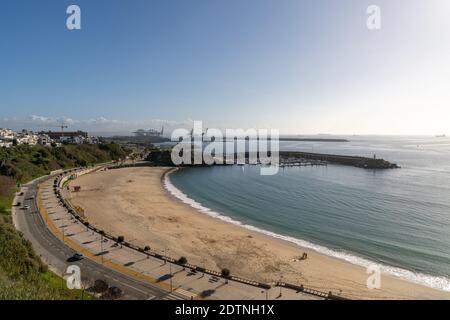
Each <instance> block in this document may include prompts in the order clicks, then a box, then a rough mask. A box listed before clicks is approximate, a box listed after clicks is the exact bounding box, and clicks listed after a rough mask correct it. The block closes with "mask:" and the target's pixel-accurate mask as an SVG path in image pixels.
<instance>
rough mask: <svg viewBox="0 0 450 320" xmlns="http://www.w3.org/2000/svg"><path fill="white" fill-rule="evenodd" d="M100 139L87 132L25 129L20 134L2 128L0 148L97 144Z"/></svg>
mask: <svg viewBox="0 0 450 320" xmlns="http://www.w3.org/2000/svg"><path fill="white" fill-rule="evenodd" d="M97 143H98V138H97V137H93V136H90V135H89V134H88V133H87V132H85V131H80V130H78V131H72V132H69V131H66V132H64V131H59V132H57V131H40V132H33V131H30V130H25V129H23V130H22V131H20V132H16V131H13V130H11V129H6V128H0V147H5V148H9V147H12V146H15V145H21V144H26V145H44V146H46V145H47V146H59V145H61V144H97Z"/></svg>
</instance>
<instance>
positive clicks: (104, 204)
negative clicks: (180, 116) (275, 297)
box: [70, 167, 450, 299]
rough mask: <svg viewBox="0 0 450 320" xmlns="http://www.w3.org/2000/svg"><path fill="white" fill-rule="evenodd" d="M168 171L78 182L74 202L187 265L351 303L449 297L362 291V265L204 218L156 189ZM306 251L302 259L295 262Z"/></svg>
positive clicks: (113, 229) (393, 281) (415, 290)
mask: <svg viewBox="0 0 450 320" xmlns="http://www.w3.org/2000/svg"><path fill="white" fill-rule="evenodd" d="M167 170H168V168H162V167H139V168H125V169H116V170H109V171H101V172H96V173H92V174H88V175H85V176H82V177H79V178H78V179H77V180H75V181H72V182H71V184H70V185H71V187H73V186H80V187H81V191H80V192H77V193H74V192H72V193H71V200H72V202H73V204H75V205H77V206H79V207H81V208H83V210H84V211H85V216H86V217H87V218H88V220H89V222H90V223H91V224H93V225H95V226H97V227H99V228H102V229H104V230H105V231H107V232H109V233H111V234H115V235H123V236H124V237H125V239H126V241H128V242H132V243H135V244H139V245H141V246H146V245H149V246H150V247H151V248H152V249H153V250H156V251H160V252H163V251H164V250H166V254H168V255H170V256H172V257H176V258H178V257H181V256H184V257H186V258H187V259H188V261H189V262H190V263H193V264H198V265H201V266H203V265H205V266H206V267H207V268H211V269H217V270H220V269H221V268H228V269H230V270H231V273H232V274H235V275H239V276H242V277H247V278H250V279H255V280H259V281H264V282H273V281H278V280H280V278H282V279H283V281H286V282H290V283H296V284H304V285H305V286H308V287H310V288H314V289H318V290H322V291H326V292H328V291H330V290H331V291H332V292H334V293H337V294H341V295H343V296H345V297H349V298H358V299H450V293H449V292H444V291H439V290H435V289H432V288H428V287H425V286H421V285H417V284H414V283H411V282H407V281H404V280H401V279H398V278H395V277H391V276H387V275H382V279H381V289H373V290H369V289H367V287H366V280H367V277H368V275H367V274H366V270H365V269H364V268H362V267H358V266H355V265H352V264H350V263H347V262H344V261H341V260H338V259H335V258H332V257H328V256H325V255H322V254H319V253H316V252H315V251H312V250H309V249H304V248H301V247H299V246H296V245H294V244H292V243H289V242H286V241H283V240H278V239H274V238H272V237H269V236H266V235H263V234H260V233H257V232H252V231H249V230H247V229H244V228H241V227H239V226H236V225H233V224H229V223H226V222H224V221H222V220H219V219H215V218H212V217H209V216H207V215H205V214H203V213H200V212H198V211H196V210H195V209H193V208H191V207H189V206H188V205H186V204H184V203H181V202H180V201H178V200H177V199H175V198H174V197H172V196H171V195H170V194H169V193H168V191H167V190H166V189H165V188H164V187H163V183H162V177H163V175H164V173H165V172H166V171H167ZM304 252H306V253H307V254H308V258H307V259H306V260H299V257H300V256H302V254H303V253H304Z"/></svg>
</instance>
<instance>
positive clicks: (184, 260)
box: [178, 257, 187, 264]
mask: <svg viewBox="0 0 450 320" xmlns="http://www.w3.org/2000/svg"><path fill="white" fill-rule="evenodd" d="M178 263H179V264H186V263H187V259H186V257H180V259H178Z"/></svg>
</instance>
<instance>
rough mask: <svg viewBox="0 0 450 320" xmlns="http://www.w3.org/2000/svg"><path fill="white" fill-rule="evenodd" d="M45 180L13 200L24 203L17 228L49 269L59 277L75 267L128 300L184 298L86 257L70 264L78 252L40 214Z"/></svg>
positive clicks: (25, 188)
mask: <svg viewBox="0 0 450 320" xmlns="http://www.w3.org/2000/svg"><path fill="white" fill-rule="evenodd" d="M46 179H49V177H44V178H40V179H38V180H35V181H33V182H31V183H29V184H27V185H25V186H23V188H22V191H23V192H24V194H23V196H19V195H17V196H16V199H15V201H14V204H16V203H18V202H21V206H15V207H13V212H14V214H15V223H16V227H17V228H18V229H19V230H20V231H22V233H23V234H24V236H25V238H27V239H28V240H30V241H31V243H32V245H33V248H34V249H35V251H36V252H37V254H39V255H40V256H41V258H42V259H43V261H44V262H46V263H47V264H48V265H49V267H50V269H52V270H56V271H57V273H58V274H63V273H64V272H65V270H67V267H68V266H69V265H73V264H76V265H78V266H79V267H80V269H81V274H82V279H88V281H89V283H94V281H95V280H97V279H101V280H104V281H106V282H107V283H108V284H109V285H110V286H116V287H118V288H120V289H122V291H123V293H124V298H126V299H139V300H149V299H155V300H179V299H183V298H182V297H180V296H179V295H177V294H175V293H170V292H167V291H165V290H163V289H161V288H159V287H156V286H154V285H152V284H150V283H146V282H143V281H140V280H137V279H134V278H132V277H130V276H128V275H125V274H122V273H120V272H117V271H115V270H112V269H109V268H108V267H105V266H103V265H101V264H98V263H96V262H94V261H92V260H89V259H87V258H84V259H83V260H81V261H77V262H70V263H69V262H67V258H69V257H71V256H72V255H73V254H74V253H75V251H73V250H72V249H71V248H69V247H68V246H66V245H65V244H64V243H63V242H62V241H61V240H59V239H58V238H57V237H55V236H54V235H53V234H52V233H51V232H50V230H49V229H48V228H47V226H46V224H45V222H44V221H43V219H42V216H41V215H40V214H39V212H38V208H37V203H36V199H37V185H38V183H40V182H42V181H45V180H46ZM25 205H27V206H29V209H27V210H26V209H24V208H23V206H25Z"/></svg>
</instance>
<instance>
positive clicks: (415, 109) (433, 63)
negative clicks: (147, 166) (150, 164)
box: [0, 0, 450, 135]
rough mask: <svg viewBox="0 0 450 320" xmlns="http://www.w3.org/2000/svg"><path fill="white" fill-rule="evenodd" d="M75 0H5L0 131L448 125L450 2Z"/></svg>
mask: <svg viewBox="0 0 450 320" xmlns="http://www.w3.org/2000/svg"><path fill="white" fill-rule="evenodd" d="M72 2H73V1H65V0H64V1H57V2H56V1H54V0H53V1H52V0H45V1H39V2H31V3H29V4H27V7H29V9H28V10H26V11H24V10H23V8H22V7H21V5H20V4H19V3H17V2H15V1H7V2H4V3H2V5H1V6H0V8H1V10H0V37H1V38H2V43H1V44H0V46H1V48H0V49H1V51H2V58H1V59H0V70H1V74H2V76H1V77H0V106H1V113H0V127H11V128H13V129H21V128H29V129H35V128H44V129H45V128H46V126H50V125H53V124H55V123H56V124H57V123H58V122H61V121H64V122H66V123H68V124H69V126H70V128H72V129H82V130H89V131H96V132H131V131H133V130H136V129H139V128H143V129H148V128H155V129H159V128H160V127H161V126H162V125H163V124H164V125H165V126H167V127H168V128H170V127H171V126H173V127H179V126H189V124H190V123H191V122H192V120H202V121H204V126H205V128H206V127H216V128H236V127H239V128H254V127H255V128H275V129H280V132H281V133H282V134H318V133H326V134H336V135H343V134H389V135H436V134H449V133H450V124H449V121H448V119H450V108H449V103H450V93H449V90H448V88H449V87H450V60H449V59H448V57H449V56H450V19H448V17H449V13H450V4H449V2H447V1H442V0H431V1H426V2H424V1H420V0H413V1H407V0H396V1H387V0H378V1H365V0H362V1H356V0H343V1H339V2H337V1H325V0H319V1H314V2H308V1H297V0H283V1H276V2H275V1H270V0H249V1H245V2H242V1H237V0H232V1H215V2H208V1H201V0H193V1H189V2H185V1H180V0H173V1H167V2H162V1H153V2H149V1H145V0H136V1H133V3H132V4H124V3H123V2H121V1H117V0H98V1H95V2H92V1H86V0H77V1H75V3H76V4H77V5H79V6H80V7H81V10H82V29H81V30H75V31H69V30H67V29H66V25H65V21H66V17H67V14H66V8H67V6H68V5H70V4H72ZM371 4H376V5H378V6H379V7H380V8H381V18H382V20H381V21H382V24H381V30H377V31H370V30H368V29H367V27H366V20H367V14H366V9H367V7H368V6H369V5H371ZM175 8H176V9H175ZM24 25H28V26H29V27H28V28H24V27H23V26H24ZM54 130H56V129H54Z"/></svg>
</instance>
